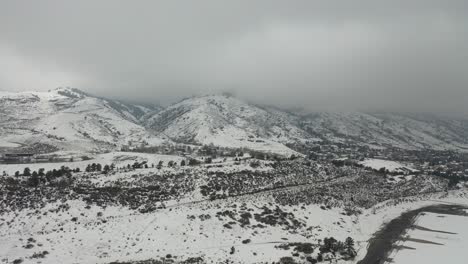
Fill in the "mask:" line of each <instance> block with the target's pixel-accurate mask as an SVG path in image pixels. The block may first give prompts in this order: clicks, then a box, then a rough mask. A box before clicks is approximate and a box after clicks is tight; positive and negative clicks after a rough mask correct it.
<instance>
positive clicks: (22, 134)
mask: <svg viewBox="0 0 468 264" xmlns="http://www.w3.org/2000/svg"><path fill="white" fill-rule="evenodd" d="M150 111H153V109H151V108H147V107H143V106H138V105H131V104H126V103H122V102H119V101H114V100H109V99H103V98H98V97H94V96H91V95H88V94H86V93H84V92H82V91H80V90H77V89H71V88H59V89H55V90H52V91H49V92H21V93H10V92H0V112H1V113H2V114H1V115H0V135H1V138H2V139H1V141H0V147H2V146H3V147H14V146H26V145H28V146H31V145H36V146H39V145H40V146H43V147H44V146H51V147H52V148H54V147H55V148H57V149H65V150H67V149H68V150H84V151H102V150H107V149H114V148H117V147H119V146H121V145H123V144H128V142H134V143H142V142H148V143H150V144H158V143H160V142H162V139H160V138H157V137H155V136H153V135H152V134H151V133H150V132H149V131H148V130H146V129H145V128H144V127H143V126H141V125H140V124H139V123H138V119H139V118H140V117H141V116H143V115H144V114H146V113H148V112H150Z"/></svg>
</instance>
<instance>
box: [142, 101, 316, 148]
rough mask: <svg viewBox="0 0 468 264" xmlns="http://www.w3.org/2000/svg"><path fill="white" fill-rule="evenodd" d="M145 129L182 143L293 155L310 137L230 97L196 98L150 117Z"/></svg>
mask: <svg viewBox="0 0 468 264" xmlns="http://www.w3.org/2000/svg"><path fill="white" fill-rule="evenodd" d="M145 123H146V125H147V126H148V127H149V128H151V129H154V130H155V131H158V132H159V133H161V134H163V135H166V136H167V137H169V138H171V139H173V140H175V141H181V142H187V143H198V144H214V145H218V146H224V147H236V148H237V147H247V148H251V149H257V150H266V151H272V152H283V153H293V152H292V151H291V150H290V149H288V148H287V147H286V146H285V145H284V144H286V143H293V142H296V141H303V140H306V139H307V138H308V137H309V136H308V134H307V133H305V132H304V131H303V130H302V129H300V128H298V127H297V126H295V125H293V124H291V123H290V122H289V120H288V119H287V118H284V117H283V116H280V115H277V114H274V113H272V112H270V111H268V110H266V109H263V108H260V107H258V106H255V105H252V104H249V103H246V102H243V101H241V100H239V99H237V98H234V97H230V96H221V95H212V96H203V97H194V98H189V99H186V100H183V101H181V102H179V103H176V104H174V105H172V106H170V107H168V108H167V109H165V110H163V111H161V112H159V113H156V114H154V115H152V116H149V117H147V118H146V120H145Z"/></svg>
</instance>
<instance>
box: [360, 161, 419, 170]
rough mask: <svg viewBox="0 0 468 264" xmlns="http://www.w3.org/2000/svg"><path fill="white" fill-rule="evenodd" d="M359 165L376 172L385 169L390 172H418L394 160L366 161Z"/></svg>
mask: <svg viewBox="0 0 468 264" xmlns="http://www.w3.org/2000/svg"><path fill="white" fill-rule="evenodd" d="M359 164H361V165H363V166H364V167H369V168H371V169H374V170H379V169H381V168H385V169H386V170H388V171H390V172H405V171H409V172H413V171H416V170H415V169H413V168H411V166H408V165H404V164H402V163H400V162H397V161H392V160H383V159H365V160H363V161H361V162H359Z"/></svg>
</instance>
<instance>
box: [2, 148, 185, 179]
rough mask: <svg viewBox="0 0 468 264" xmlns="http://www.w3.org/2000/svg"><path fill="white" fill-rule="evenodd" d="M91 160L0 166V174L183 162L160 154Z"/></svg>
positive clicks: (122, 154)
mask: <svg viewBox="0 0 468 264" xmlns="http://www.w3.org/2000/svg"><path fill="white" fill-rule="evenodd" d="M60 155H61V156H62V157H67V155H69V156H70V157H73V156H75V157H76V156H79V155H77V154H76V153H64V152H61V153H60ZM87 155H89V157H90V158H91V159H89V160H80V161H69V162H53V163H50V162H46V163H22V164H2V165H1V166H0V173H1V172H3V171H5V172H6V173H7V174H9V175H14V174H15V172H16V171H19V172H21V173H22V172H23V170H24V168H26V167H28V168H30V169H31V171H38V170H39V169H40V168H44V169H45V170H46V171H47V170H53V169H60V167H61V166H66V167H69V168H71V169H75V168H79V169H80V170H81V171H84V170H85V168H86V166H88V165H89V164H92V163H100V164H101V165H102V166H104V165H111V164H114V165H115V166H117V167H122V166H127V165H128V164H130V165H132V164H133V163H134V162H143V161H146V162H147V163H148V165H149V166H151V164H152V163H154V164H155V165H157V163H158V162H159V161H162V162H164V163H165V164H167V162H169V161H174V162H177V163H180V162H181V161H182V160H185V158H184V157H181V156H176V155H161V154H147V153H137V152H109V153H104V154H94V155H92V154H87Z"/></svg>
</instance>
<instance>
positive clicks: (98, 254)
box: [0, 199, 353, 263]
mask: <svg viewBox="0 0 468 264" xmlns="http://www.w3.org/2000/svg"><path fill="white" fill-rule="evenodd" d="M266 202H267V201H264V200H257V201H248V200H242V199H240V200H237V201H234V200H232V201H228V202H226V201H222V202H213V203H208V202H207V203H202V204H184V205H180V206H173V207H171V208H167V209H164V210H158V211H155V212H153V213H150V214H141V213H136V212H135V211H129V210H126V209H125V208H121V207H112V206H110V207H107V208H105V209H103V208H100V207H96V206H92V207H90V208H88V209H85V208H86V204H85V203H83V202H80V201H69V202H68V204H69V205H70V209H69V210H68V211H64V212H59V213H51V212H50V211H49V210H53V209H56V208H57V207H58V205H59V204H49V205H48V206H47V207H46V208H43V209H41V210H40V211H39V212H38V211H30V210H24V211H21V212H15V213H13V212H12V213H9V214H6V215H3V216H2V218H3V219H4V224H2V225H0V256H2V257H3V258H4V259H8V260H10V261H12V260H14V259H23V261H24V262H23V263H37V261H38V259H35V258H31V256H32V255H33V253H35V252H41V251H44V250H45V251H47V252H49V254H48V255H47V256H46V258H45V259H44V261H46V263H108V262H111V261H117V260H118V261H127V260H145V259H151V258H158V257H165V256H167V254H171V255H172V256H173V258H176V259H177V260H183V259H185V258H188V257H197V256H201V257H204V258H205V259H208V260H212V261H213V262H214V263H216V262H222V261H224V260H226V259H229V260H231V261H233V262H234V263H258V262H262V261H268V262H271V261H278V260H279V259H280V258H281V257H285V256H290V255H291V252H290V251H287V250H284V249H280V248H276V247H275V246H276V245H279V244H281V243H285V242H316V241H317V239H319V238H323V237H325V236H329V235H333V236H335V237H336V238H337V239H341V240H344V239H345V238H346V237H347V236H349V235H350V234H352V232H353V222H352V220H353V217H349V216H343V215H341V214H340V213H341V211H340V210H338V209H336V210H326V211H324V210H322V209H320V207H319V206H308V207H307V208H305V209H301V208H300V207H297V206H296V207H285V208H283V210H284V211H286V212H293V213H294V215H295V218H297V219H299V220H300V221H302V222H304V223H305V224H306V225H307V226H312V227H313V228H311V229H310V230H305V229H304V230H301V231H300V232H297V233H291V232H290V230H287V229H285V228H282V227H274V226H266V227H265V228H243V227H240V226H239V225H236V224H232V228H226V227H225V226H224V224H226V223H227V222H229V221H228V220H226V221H220V220H219V219H217V217H215V215H216V212H221V211H224V210H226V209H231V210H235V209H234V208H235V207H237V208H241V207H242V206H245V207H246V208H259V207H261V206H263V205H265V204H266ZM257 211H259V209H254V211H252V214H253V213H255V212H257ZM206 215H210V216H211V217H210V218H204V216H206ZM74 217H76V220H72V219H73V218H74ZM252 221H253V222H252V223H251V225H252V226H253V225H254V224H256V222H255V220H252ZM29 238H32V239H31V241H28V239H29ZM246 239H250V240H251V241H250V242H249V243H245V244H244V243H243V242H242V241H244V240H246ZM27 245H32V246H27ZM25 247H31V248H29V249H26V248H25ZM232 247H234V248H235V253H233V254H230V252H231V249H232ZM315 252H316V253H317V252H318V251H317V250H316V251H315ZM39 260H40V259H39Z"/></svg>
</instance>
